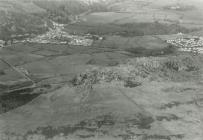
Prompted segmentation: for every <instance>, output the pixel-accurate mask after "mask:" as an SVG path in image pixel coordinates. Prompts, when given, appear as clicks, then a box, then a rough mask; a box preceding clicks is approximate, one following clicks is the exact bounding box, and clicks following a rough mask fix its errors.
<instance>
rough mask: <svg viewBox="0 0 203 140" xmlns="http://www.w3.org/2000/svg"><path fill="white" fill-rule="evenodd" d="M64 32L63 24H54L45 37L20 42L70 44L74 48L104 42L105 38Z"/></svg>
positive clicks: (39, 36)
mask: <svg viewBox="0 0 203 140" xmlns="http://www.w3.org/2000/svg"><path fill="white" fill-rule="evenodd" d="M63 30H64V25H63V24H58V23H55V22H53V28H52V29H50V30H49V31H48V32H46V33H45V34H43V35H38V36H36V37H33V38H27V39H25V40H21V41H20V42H30V43H45V44H47V43H49V44H68V45H74V46H91V45H92V44H93V41H94V40H102V39H103V37H100V36H97V35H90V34H87V35H83V36H82V35H81V36H79V35H71V34H69V33H67V32H65V31H63Z"/></svg>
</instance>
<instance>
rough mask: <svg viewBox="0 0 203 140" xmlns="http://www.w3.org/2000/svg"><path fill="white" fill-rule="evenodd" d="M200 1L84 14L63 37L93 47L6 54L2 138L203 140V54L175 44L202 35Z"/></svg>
mask: <svg viewBox="0 0 203 140" xmlns="http://www.w3.org/2000/svg"><path fill="white" fill-rule="evenodd" d="M191 1H192V0H186V1H176V0H174V1H168V0H157V1H156V2H154V0H148V1H146V0H141V1H137V0H125V1H118V0H115V1H112V2H111V3H109V4H108V6H107V7H106V8H107V9H108V10H107V11H105V12H104V11H102V12H98V11H97V12H89V13H84V14H82V15H79V16H78V20H76V21H75V22H73V23H71V24H68V25H66V26H65V29H64V31H66V32H67V33H69V34H70V35H72V34H73V35H75V36H76V42H78V40H77V36H82V37H84V38H85V37H87V38H88V37H90V36H91V37H92V41H93V43H92V44H91V45H89V46H83V45H72V44H69V43H66V44H54V43H40V42H38V43H37V42H35V43H30V42H26V41H21V43H20V41H19V42H18V43H14V44H11V45H8V46H6V47H3V48H0V140H202V139H203V131H202V130H203V92H202V91H203V54H201V53H194V52H193V51H190V52H184V51H180V48H179V47H178V46H174V45H172V44H169V43H167V41H168V40H177V41H178V40H179V39H180V38H183V37H186V36H187V37H188V35H192V36H198V38H201V37H202V36H203V34H202V25H203V19H202V11H203V8H202V6H201V5H202V2H201V0H194V1H193V2H191ZM58 33H59V36H60V32H58ZM47 37H49V36H47ZM189 39H190V38H189ZM195 39H197V38H194V39H193V41H195ZM199 47H200V48H201V47H203V46H199Z"/></svg>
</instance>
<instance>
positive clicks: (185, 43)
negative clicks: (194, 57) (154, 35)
mask: <svg viewBox="0 0 203 140" xmlns="http://www.w3.org/2000/svg"><path fill="white" fill-rule="evenodd" d="M167 43H169V44H171V45H173V46H175V47H177V48H178V50H179V51H183V52H192V53H195V54H197V53H203V37H198V36H184V35H179V36H178V37H177V38H176V39H171V40H167Z"/></svg>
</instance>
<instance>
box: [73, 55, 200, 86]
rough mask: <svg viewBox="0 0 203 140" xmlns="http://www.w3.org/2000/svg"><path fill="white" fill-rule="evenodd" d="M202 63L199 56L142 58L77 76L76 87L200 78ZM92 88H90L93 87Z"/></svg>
mask: <svg viewBox="0 0 203 140" xmlns="http://www.w3.org/2000/svg"><path fill="white" fill-rule="evenodd" d="M200 70H201V62H200V61H199V58H198V56H190V55H182V56H170V57H140V58H135V59H131V60H129V61H128V62H127V63H126V64H121V65H118V66H113V67H106V68H101V67H94V68H92V69H89V70H87V71H86V72H84V73H82V74H80V75H77V76H76V77H75V78H74V79H73V80H72V84H73V85H74V86H87V85H91V86H92V85H94V84H97V83H101V82H108V83H109V82H112V81H121V82H123V83H124V84H125V85H126V86H127V87H131V86H135V87H136V86H139V85H140V84H141V82H140V79H147V78H148V79H149V78H150V77H153V76H154V75H156V76H158V78H161V79H165V80H175V81H176V80H182V81H183V80H185V79H187V78H194V77H198V74H199V71H200ZM91 86H90V87H91Z"/></svg>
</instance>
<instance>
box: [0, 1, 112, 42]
mask: <svg viewBox="0 0 203 140" xmlns="http://www.w3.org/2000/svg"><path fill="white" fill-rule="evenodd" d="M107 1H110V0H52V1H49V0H40V1H39V0H12V1H11V0H5V1H0V40H5V41H7V40H9V39H11V36H18V35H21V36H22V35H25V34H26V35H28V34H29V35H30V34H39V33H42V32H45V31H47V30H48V27H49V25H50V24H49V23H50V22H49V21H50V20H53V21H56V22H59V23H69V22H71V21H72V20H74V17H75V16H76V15H78V14H81V13H83V12H87V11H106V10H108V9H107V8H106V5H105V4H106V2H107Z"/></svg>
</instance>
